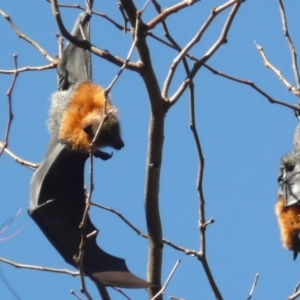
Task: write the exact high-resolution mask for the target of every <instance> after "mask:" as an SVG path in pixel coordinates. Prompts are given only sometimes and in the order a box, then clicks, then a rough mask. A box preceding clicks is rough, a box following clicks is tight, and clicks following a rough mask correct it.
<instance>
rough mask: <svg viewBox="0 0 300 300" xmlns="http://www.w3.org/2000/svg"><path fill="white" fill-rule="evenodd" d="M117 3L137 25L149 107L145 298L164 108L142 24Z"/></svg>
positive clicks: (127, 0)
mask: <svg viewBox="0 0 300 300" xmlns="http://www.w3.org/2000/svg"><path fill="white" fill-rule="evenodd" d="M121 4H122V7H123V9H124V11H125V12H126V15H127V18H128V19H129V21H130V23H131V25H132V27H134V28H135V25H136V20H137V18H138V22H139V24H140V26H139V27H138V32H137V33H136V36H137V42H136V48H137V52H138V56H139V59H140V61H141V65H142V67H141V72H140V74H141V76H142V79H143V81H144V83H145V86H146V89H147V92H148V97H149V100H150V105H151V115H150V124H149V137H148V156H147V167H146V186H145V196H144V203H145V213H146V223H147V228H148V234H149V251H148V271H147V279H148V281H149V282H152V283H154V284H156V286H154V287H152V288H150V289H149V290H148V293H149V297H150V298H152V297H153V296H155V295H156V294H157V292H158V291H159V290H160V286H161V268H162V245H163V243H162V225H161V219H160V212H159V182H160V170H161V164H162V149H163V140H164V117H165V108H164V101H163V99H162V97H161V92H160V88H159V84H158V81H157V77H156V75H155V73H154V70H153V67H152V62H151V57H150V53H149V48H148V45H147V42H146V35H145V30H144V27H145V24H144V23H143V22H142V20H141V15H140V14H139V13H137V9H136V7H135V5H134V3H133V1H131V0H121ZM158 299H159V300H161V299H162V297H159V298H158Z"/></svg>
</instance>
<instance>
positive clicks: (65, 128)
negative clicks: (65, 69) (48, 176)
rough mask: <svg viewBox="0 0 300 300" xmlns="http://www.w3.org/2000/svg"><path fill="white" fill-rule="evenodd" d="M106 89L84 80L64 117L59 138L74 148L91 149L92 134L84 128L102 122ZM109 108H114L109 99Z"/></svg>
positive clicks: (73, 96) (74, 94)
mask: <svg viewBox="0 0 300 300" xmlns="http://www.w3.org/2000/svg"><path fill="white" fill-rule="evenodd" d="M104 92H105V91H104V89H103V88H102V87H100V86H99V85H96V84H93V83H91V82H83V83H81V84H79V85H78V86H77V87H76V90H75V91H74V93H73V95H72V98H71V99H70V101H69V103H68V106H67V110H66V112H65V114H64V116H63V118H62V121H61V126H60V131H59V139H60V140H63V141H65V142H67V143H68V144H69V145H70V146H71V147H72V149H73V150H78V151H89V149H90V144H91V142H92V140H91V136H90V135H88V134H86V132H85V131H84V128H86V127H87V126H88V125H94V124H95V123H96V122H97V123H98V124H100V122H101V117H102V116H103V111H104V105H105V94H104ZM106 106H107V110H110V109H111V108H112V104H111V103H110V101H109V99H108V100H107V104H106Z"/></svg>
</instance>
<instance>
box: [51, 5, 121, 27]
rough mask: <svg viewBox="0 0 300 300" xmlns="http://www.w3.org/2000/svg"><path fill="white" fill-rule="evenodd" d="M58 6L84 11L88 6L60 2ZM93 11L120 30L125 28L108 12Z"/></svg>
mask: <svg viewBox="0 0 300 300" xmlns="http://www.w3.org/2000/svg"><path fill="white" fill-rule="evenodd" d="M46 1H47V2H49V3H51V0H46ZM58 7H65V8H77V9H80V10H83V11H86V8H85V7H83V6H81V5H79V4H62V3H60V4H58ZM91 13H92V14H93V15H96V16H99V17H102V18H104V19H106V20H107V21H109V22H110V23H112V24H113V25H115V26H116V27H117V28H118V29H120V30H124V27H123V26H122V25H120V24H118V23H117V22H116V21H114V20H113V19H111V18H110V17H108V16H107V15H106V14H104V13H101V12H97V11H94V10H91Z"/></svg>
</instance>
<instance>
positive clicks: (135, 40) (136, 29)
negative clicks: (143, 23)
mask: <svg viewBox="0 0 300 300" xmlns="http://www.w3.org/2000/svg"><path fill="white" fill-rule="evenodd" d="M138 27H139V21H138V19H137V22H136V27H135V31H134V32H135V33H134V39H133V42H132V45H131V47H130V49H129V52H128V55H127V57H126V59H125V61H124V64H123V66H122V67H121V68H120V70H119V72H118V73H117V75H116V76H115V77H114V78H113V80H112V82H111V83H110V85H109V86H108V87H107V88H106V89H105V93H106V94H109V92H110V90H111V89H112V87H113V85H114V84H115V83H116V81H117V80H118V78H119V77H120V76H121V74H122V72H123V71H124V69H125V68H126V66H127V64H128V62H129V60H130V58H131V55H132V53H133V50H134V48H135V45H136V42H137V33H138Z"/></svg>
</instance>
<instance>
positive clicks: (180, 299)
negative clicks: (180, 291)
mask: <svg viewBox="0 0 300 300" xmlns="http://www.w3.org/2000/svg"><path fill="white" fill-rule="evenodd" d="M169 299H170V300H185V299H183V298H178V297H175V296H170V297H169Z"/></svg>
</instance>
